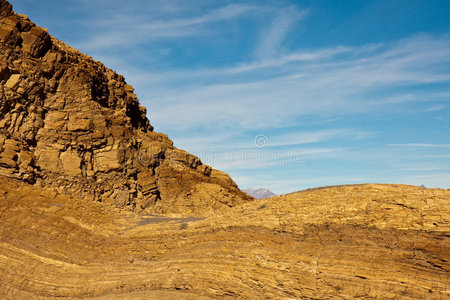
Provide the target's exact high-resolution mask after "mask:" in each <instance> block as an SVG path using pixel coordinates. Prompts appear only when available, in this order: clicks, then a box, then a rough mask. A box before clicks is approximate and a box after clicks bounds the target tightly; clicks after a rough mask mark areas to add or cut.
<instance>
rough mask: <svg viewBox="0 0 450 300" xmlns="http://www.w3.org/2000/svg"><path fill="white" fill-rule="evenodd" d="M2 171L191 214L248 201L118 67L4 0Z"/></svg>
mask: <svg viewBox="0 0 450 300" xmlns="http://www.w3.org/2000/svg"><path fill="white" fill-rule="evenodd" d="M0 18H1V19H0V25H1V27H0V50H1V52H0V84H1V86H0V175H3V176H7V177H9V178H15V179H18V180H21V181H26V182H28V183H30V184H38V185H45V186H48V185H51V186H54V187H58V188H59V189H62V190H66V191H70V192H76V193H78V194H81V195H82V197H84V198H86V199H89V200H95V201H100V202H107V203H111V204H113V205H116V206H119V207H125V208H129V209H131V210H137V211H142V210H146V211H148V212H158V213H191V212H196V213H198V212H204V211H208V210H211V209H223V208H227V207H231V206H234V205H236V204H239V203H243V202H245V201H248V200H250V199H251V198H250V197H248V196H247V195H246V194H244V193H242V192H241V191H240V190H239V189H238V188H237V186H236V184H235V183H234V182H233V181H232V180H231V179H230V177H229V176H228V175H227V174H225V173H222V172H220V171H216V170H213V169H211V168H210V167H209V166H206V165H204V164H202V162H201V161H200V160H199V159H198V158H197V157H195V156H193V155H191V154H189V153H187V152H185V151H183V150H179V149H177V148H175V147H174V146H173V144H172V142H171V141H170V139H168V137H167V136H166V135H164V134H161V133H156V132H154V131H153V128H152V126H151V125H150V123H149V120H148V119H147V117H146V109H145V108H144V107H142V106H140V105H139V102H138V99H137V97H136V95H135V94H134V93H133V87H132V86H130V85H128V84H127V83H126V82H125V80H124V78H123V77H122V76H121V75H118V74H117V73H115V72H114V71H112V70H110V69H108V68H106V67H105V66H104V65H103V64H101V63H100V62H97V61H95V60H93V59H92V58H91V57H88V56H87V55H84V54H82V53H80V52H79V51H77V50H76V49H73V48H71V47H69V46H67V45H65V44H64V43H62V42H61V41H59V40H57V39H55V38H54V37H52V36H51V35H49V34H48V32H47V30H46V29H44V28H41V27H39V26H37V25H35V24H34V23H33V22H31V21H30V20H29V19H28V17H27V16H25V15H18V14H16V13H14V12H13V10H12V6H11V5H10V4H9V3H8V2H7V1H5V0H0Z"/></svg>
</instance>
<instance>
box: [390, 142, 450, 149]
mask: <svg viewBox="0 0 450 300" xmlns="http://www.w3.org/2000/svg"><path fill="white" fill-rule="evenodd" d="M388 146H390V147H409V148H410V147H413V148H450V144H422V143H410V144H389V145H388Z"/></svg>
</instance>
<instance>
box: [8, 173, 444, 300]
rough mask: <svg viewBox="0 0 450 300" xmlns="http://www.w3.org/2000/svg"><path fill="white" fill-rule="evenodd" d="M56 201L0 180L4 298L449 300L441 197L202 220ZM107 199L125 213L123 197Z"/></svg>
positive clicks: (351, 195) (376, 190)
mask: <svg viewBox="0 0 450 300" xmlns="http://www.w3.org/2000/svg"><path fill="white" fill-rule="evenodd" d="M0 170H4V169H0ZM202 184H207V183H202ZM214 186H215V187H217V186H216V185H214ZM202 190H204V189H202ZM61 192H62V190H60V189H53V188H49V187H40V186H38V185H34V186H32V185H29V184H25V183H23V182H21V181H18V180H11V179H5V178H3V177H0V199H1V205H0V224H1V227H0V240H1V243H0V266H1V270H2V272H0V280H1V282H2V284H1V285H0V298H2V299H36V298H37V299H55V298H68V299H87V298H88V299H105V300H107V299H108V300H109V299H195V300H196V299H358V298H359V299H449V297H450V290H449V289H448V283H449V279H450V276H449V272H450V263H449V262H450V240H449V238H448V237H449V232H450V219H449V216H450V205H449V204H450V202H449V200H450V191H448V190H440V189H423V188H420V187H414V186H404V185H380V184H370V185H354V186H343V187H329V188H323V189H316V190H310V191H302V192H298V193H293V194H290V195H283V196H277V197H275V198H272V199H263V200H259V201H253V202H250V203H246V204H243V205H239V206H236V207H233V208H231V209H229V210H227V211H224V212H223V213H220V212H217V211H216V212H214V213H211V214H208V215H206V218H204V217H203V218H181V217H177V216H172V217H168V216H166V217H163V216H151V215H139V214H133V213H129V212H127V211H124V210H123V209H122V210H120V209H115V208H114V207H108V206H106V205H101V204H98V203H96V202H94V201H85V200H84V199H80V198H79V197H78V195H76V194H71V193H68V194H62V193H61ZM113 194H114V195H115V197H105V198H106V201H111V202H108V203H111V205H117V206H119V207H120V206H121V205H127V204H125V203H126V201H129V198H128V196H127V191H126V190H124V189H122V188H120V187H119V186H117V188H116V189H115V190H114V192H113ZM114 199H117V202H114ZM207 200H208V201H209V200H210V199H209V198H207ZM120 201H122V203H120ZM149 203H150V204H149V205H157V204H152V203H151V201H150V200H149ZM213 203H214V201H213V200H212V199H211V203H204V204H205V206H209V205H212V204H213ZM128 204H130V203H129V202H128ZM187 208H189V207H187ZM37 283H39V284H37Z"/></svg>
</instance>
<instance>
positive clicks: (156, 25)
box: [78, 4, 255, 51]
mask: <svg viewBox="0 0 450 300" xmlns="http://www.w3.org/2000/svg"><path fill="white" fill-rule="evenodd" d="M254 9H255V7H253V6H249V5H240V4H230V5H228V6H224V7H219V8H216V9H214V10H212V11H210V12H208V13H206V14H203V15H199V16H193V17H190V18H173V19H160V20H158V18H157V16H148V15H141V14H137V15H136V14H131V15H130V14H124V13H123V12H116V13H112V15H111V16H110V18H109V19H100V20H98V21H94V22H89V26H91V27H94V28H95V29H96V30H95V32H96V34H95V35H94V36H92V37H91V38H90V39H87V40H84V41H82V42H81V43H79V44H78V47H81V48H83V49H86V50H88V51H94V50H99V49H105V48H108V47H112V46H129V45H130V44H133V45H135V46H136V45H138V44H141V43H145V42H148V41H151V40H157V39H173V38H180V37H186V36H190V35H198V34H202V33H203V34H204V33H205V32H206V31H207V30H208V28H207V26H206V25H208V24H211V23H215V22H221V21H227V20H231V19H234V18H237V17H239V16H242V15H243V14H246V13H248V12H249V11H251V10H254ZM114 14H115V15H114Z"/></svg>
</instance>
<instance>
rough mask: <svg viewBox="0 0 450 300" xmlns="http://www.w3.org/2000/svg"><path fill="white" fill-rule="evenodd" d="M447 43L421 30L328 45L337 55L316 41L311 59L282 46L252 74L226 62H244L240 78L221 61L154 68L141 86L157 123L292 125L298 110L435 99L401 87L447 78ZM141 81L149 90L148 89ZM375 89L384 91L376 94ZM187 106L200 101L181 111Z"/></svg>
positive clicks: (323, 112) (323, 111)
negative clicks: (388, 39) (218, 65)
mask: <svg viewBox="0 0 450 300" xmlns="http://www.w3.org/2000/svg"><path fill="white" fill-rule="evenodd" d="M449 48H450V38H448V37H446V36H444V37H433V36H425V35H422V36H416V37H412V38H409V39H405V40H402V41H400V42H394V43H391V44H386V45H384V46H379V45H378V46H377V47H371V46H370V45H369V46H361V47H354V48H353V49H348V48H343V49H345V51H344V50H336V51H332V52H333V53H334V54H335V55H333V54H331V55H323V53H324V51H325V50H324V49H318V50H317V51H316V52H311V53H310V55H311V56H314V57H316V58H317V59H315V60H314V61H313V63H312V62H311V61H305V60H294V59H291V57H292V55H293V54H288V55H286V56H282V57H280V58H279V59H278V64H277V63H275V62H273V63H272V65H271V66H270V67H269V68H268V69H267V70H261V69H259V68H255V69H254V71H252V73H251V74H248V68H247V69H245V68H242V66H237V67H236V68H232V69H234V71H236V70H238V69H237V68H242V69H241V71H242V72H246V75H245V77H242V78H241V77H239V74H236V73H235V74H234V75H233V76H228V75H227V74H226V72H225V73H224V72H222V69H218V70H215V69H209V70H200V71H196V70H194V71H191V72H189V74H188V72H186V74H184V73H183V72H181V73H180V71H175V72H174V73H171V72H167V73H165V74H159V75H160V77H159V80H157V82H155V86H154V88H153V87H152V84H151V83H150V85H149V84H148V83H147V88H143V89H142V90H143V92H144V93H143V94H144V96H147V97H148V98H150V97H151V98H152V99H153V100H152V102H151V104H153V111H154V114H153V116H154V120H155V121H156V122H155V123H156V124H166V125H167V126H168V127H171V128H176V127H179V126H182V127H185V128H186V126H189V127H191V128H198V127H208V126H213V127H214V128H220V127H222V128H230V127H235V128H273V127H283V126H284V125H285V124H290V125H291V126H292V125H295V124H296V122H298V120H300V119H301V117H302V116H311V115H316V116H322V117H326V116H327V115H334V116H338V115H342V116H343V115H348V114H354V113H362V112H370V111H384V110H386V109H389V110H391V109H392V107H396V106H397V107H401V105H404V104H408V103H412V102H421V101H424V99H429V101H433V100H436V99H438V100H439V99H441V98H442V95H441V94H442V93H441V92H434V91H432V90H430V91H427V90H422V91H420V92H417V93H411V92H410V91H408V90H405V89H404V88H405V87H408V86H413V87H417V86H419V85H426V84H438V83H448V82H450V72H449V71H448V70H445V69H442V68H440V67H439V64H446V63H450V52H448V49H449ZM153 77H155V76H153V74H151V73H150V78H153ZM192 78H195V81H194V82H193V81H192ZM240 79H242V80H240ZM195 82H196V83H195ZM138 87H139V85H138ZM146 89H147V90H149V91H150V89H151V93H149V94H148V95H146V93H145V90H146ZM380 91H382V92H383V93H384V94H386V93H388V95H389V96H388V97H386V96H385V95H383V94H382V95H381V96H380V95H378V94H379V93H380ZM394 96H395V97H394ZM393 97H394V98H395V99H396V100H395V101H394V100H393V99H394V98H393ZM145 98H146V97H144V99H145ZM399 99H400V101H399ZM144 101H145V100H144ZM168 104H170V105H168ZM193 107H201V108H202V109H201V110H199V111H198V113H197V114H186V113H184V112H185V111H189V110H191V109H192V108H193ZM174 114H175V115H176V117H175V118H174Z"/></svg>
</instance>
